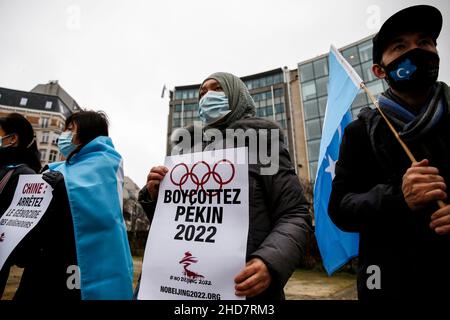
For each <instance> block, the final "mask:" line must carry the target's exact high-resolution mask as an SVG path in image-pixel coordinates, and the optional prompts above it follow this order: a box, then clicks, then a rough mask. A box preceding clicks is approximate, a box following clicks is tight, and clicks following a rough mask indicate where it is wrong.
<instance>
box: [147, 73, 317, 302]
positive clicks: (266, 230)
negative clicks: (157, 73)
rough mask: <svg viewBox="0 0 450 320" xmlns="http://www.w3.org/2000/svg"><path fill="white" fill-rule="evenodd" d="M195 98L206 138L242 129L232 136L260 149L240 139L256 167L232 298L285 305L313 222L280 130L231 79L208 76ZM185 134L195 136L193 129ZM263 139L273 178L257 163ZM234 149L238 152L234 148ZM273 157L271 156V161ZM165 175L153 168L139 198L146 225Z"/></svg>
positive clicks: (164, 170) (251, 169) (251, 177)
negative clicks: (253, 136) (248, 135)
mask: <svg viewBox="0 0 450 320" xmlns="http://www.w3.org/2000/svg"><path fill="white" fill-rule="evenodd" d="M199 98H200V100H199V117H200V119H202V128H201V130H202V132H204V134H205V135H207V131H208V129H217V130H219V131H220V132H222V133H223V135H224V136H225V130H227V129H234V130H237V129H242V130H239V131H234V132H240V134H245V132H246V130H250V129H251V130H254V131H255V132H256V133H257V139H258V140H257V142H258V143H253V144H252V143H251V142H250V141H249V140H245V139H241V141H245V144H246V146H247V147H248V150H249V159H251V155H257V157H256V158H257V161H255V163H252V162H250V163H249V192H250V194H249V211H250V212H249V233H248V240H247V265H246V267H245V268H244V270H242V271H241V272H240V273H239V274H238V275H236V278H235V283H236V287H235V289H236V295H237V296H245V297H248V298H252V297H255V298H261V299H264V298H266V299H267V298H268V299H284V292H283V288H284V286H285V284H286V282H287V280H288V279H289V277H290V276H291V275H292V273H293V271H294V270H295V268H296V267H297V265H298V263H299V262H300V260H301V259H302V257H303V256H304V254H305V246H306V237H307V233H308V232H309V230H310V225H311V218H310V216H309V214H308V206H309V204H308V203H307V201H306V199H305V198H304V196H303V190H302V188H301V186H300V183H299V180H298V177H297V176H296V174H295V170H294V168H293V166H292V164H291V160H290V156H289V152H288V150H287V147H286V144H285V143H284V137H283V134H282V132H281V129H279V127H278V126H277V125H276V124H275V123H273V122H271V121H268V120H265V119H261V118H257V117H255V103H254V101H253V99H252V97H251V95H250V93H249V92H248V89H247V87H246V86H245V84H244V83H243V82H242V80H241V79H239V78H238V77H236V76H234V75H232V74H229V73H223V72H219V73H214V74H212V75H211V76H209V77H208V78H207V79H206V80H205V81H203V83H202V85H201V86H200V91H199ZM188 130H189V131H190V132H192V133H193V132H194V127H193V126H191V127H189V128H188ZM217 130H216V132H217ZM273 130H275V131H277V132H278V133H279V139H277V140H273V139H271V136H270V134H271V132H273ZM267 134H268V135H267ZM191 137H192V135H191ZM265 138H267V142H264V143H267V144H268V145H267V147H268V149H267V150H273V148H272V147H273V146H274V144H278V147H277V149H275V152H278V157H277V160H278V161H279V166H278V170H277V171H276V172H274V173H272V174H264V170H263V169H264V167H267V166H268V164H267V162H264V164H265V165H264V164H263V163H262V161H260V160H261V159H260V158H259V152H258V148H259V146H260V143H259V142H260V141H261V139H265ZM237 140H240V139H237ZM224 142H225V139H223V140H221V141H214V143H215V149H220V146H219V148H217V144H218V143H222V144H223V143H224ZM195 143H196V141H195V139H193V140H192V143H191V145H190V146H191V148H192V149H195V147H196V146H195V145H194V144H195ZM200 143H202V146H201V148H202V149H201V150H205V147H206V146H205V141H201V142H200ZM210 145H211V144H210ZM228 146H229V145H228ZM198 147H199V146H197V149H196V150H198ZM222 147H223V148H224V147H225V146H224V145H222ZM233 147H240V146H237V145H236V144H235V145H233ZM183 151H184V152H186V151H187V150H183ZM274 156H276V155H274V154H272V155H271V158H272V157H274ZM269 165H270V164H269ZM167 172H168V169H167V168H166V167H164V166H159V167H154V168H152V169H151V171H150V173H149V175H148V177H147V184H146V186H145V187H144V188H143V189H142V190H141V192H140V194H139V201H140V203H141V204H142V206H143V208H144V210H145V211H146V212H147V215H148V216H149V219H150V220H151V219H152V217H153V213H154V211H155V207H156V201H157V197H158V189H159V184H160V181H161V180H162V179H163V178H164V176H165V174H166V173H167Z"/></svg>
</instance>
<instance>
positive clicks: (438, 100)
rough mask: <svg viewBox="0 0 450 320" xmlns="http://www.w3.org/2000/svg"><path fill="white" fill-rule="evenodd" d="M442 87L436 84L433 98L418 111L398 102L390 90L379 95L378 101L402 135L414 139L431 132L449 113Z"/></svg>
mask: <svg viewBox="0 0 450 320" xmlns="http://www.w3.org/2000/svg"><path fill="white" fill-rule="evenodd" d="M442 87H443V86H442V84H441V83H437V84H436V86H435V87H434V88H433V92H432V95H431V98H430V99H429V101H428V102H427V103H426V104H425V105H424V106H422V108H420V110H419V111H418V112H414V110H412V109H410V108H409V107H408V106H405V105H402V104H400V103H398V102H397V101H396V100H397V99H395V97H394V96H393V94H392V93H391V92H389V91H387V92H386V93H385V94H383V95H381V96H380V97H379V99H378V103H379V105H380V108H381V109H382V110H383V112H384V113H385V114H386V116H387V117H388V119H389V120H390V121H391V122H392V123H393V124H394V126H396V127H397V128H399V129H400V130H399V135H400V137H401V138H402V139H403V140H405V141H414V140H417V139H419V138H421V137H423V136H424V135H425V134H426V133H428V132H430V131H431V130H432V129H433V128H435V127H436V126H437V125H438V124H439V123H440V122H441V120H442V119H443V118H444V117H445V116H446V115H447V114H448V106H447V103H446V101H445V97H444V94H443V92H442V91H443V90H442ZM394 99H395V100H394Z"/></svg>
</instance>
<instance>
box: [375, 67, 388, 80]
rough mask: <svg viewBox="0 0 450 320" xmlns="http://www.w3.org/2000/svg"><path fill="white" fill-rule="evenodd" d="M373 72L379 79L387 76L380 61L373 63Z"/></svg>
mask: <svg viewBox="0 0 450 320" xmlns="http://www.w3.org/2000/svg"><path fill="white" fill-rule="evenodd" d="M372 72H373V74H374V75H375V77H377V78H378V79H384V78H386V72H385V71H384V68H383V67H382V66H381V65H379V64H378V63H375V64H374V65H372Z"/></svg>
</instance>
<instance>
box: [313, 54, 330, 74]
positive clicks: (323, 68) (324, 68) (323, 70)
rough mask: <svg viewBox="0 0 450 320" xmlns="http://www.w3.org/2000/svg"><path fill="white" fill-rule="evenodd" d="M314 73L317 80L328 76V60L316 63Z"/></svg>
mask: <svg viewBox="0 0 450 320" xmlns="http://www.w3.org/2000/svg"><path fill="white" fill-rule="evenodd" d="M314 73H315V75H316V78H319V77H323V76H327V75H328V64H327V60H326V58H322V59H320V60H317V61H314Z"/></svg>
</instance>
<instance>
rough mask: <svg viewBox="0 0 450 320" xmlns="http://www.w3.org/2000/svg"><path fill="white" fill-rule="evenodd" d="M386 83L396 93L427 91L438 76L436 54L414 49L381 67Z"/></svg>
mask: <svg viewBox="0 0 450 320" xmlns="http://www.w3.org/2000/svg"><path fill="white" fill-rule="evenodd" d="M383 68H384V70H385V72H386V78H385V79H386V81H387V83H388V84H389V86H391V87H392V88H393V89H395V90H397V91H414V90H420V89H427V88H430V87H431V86H433V85H434V84H435V83H436V80H437V77H438V74H439V56H438V54H437V53H434V52H431V51H428V50H424V49H421V48H416V49H413V50H410V51H408V52H406V53H404V54H402V55H401V56H400V57H398V58H397V59H395V60H394V61H392V62H391V63H389V64H388V65H387V66H385V67H383Z"/></svg>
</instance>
